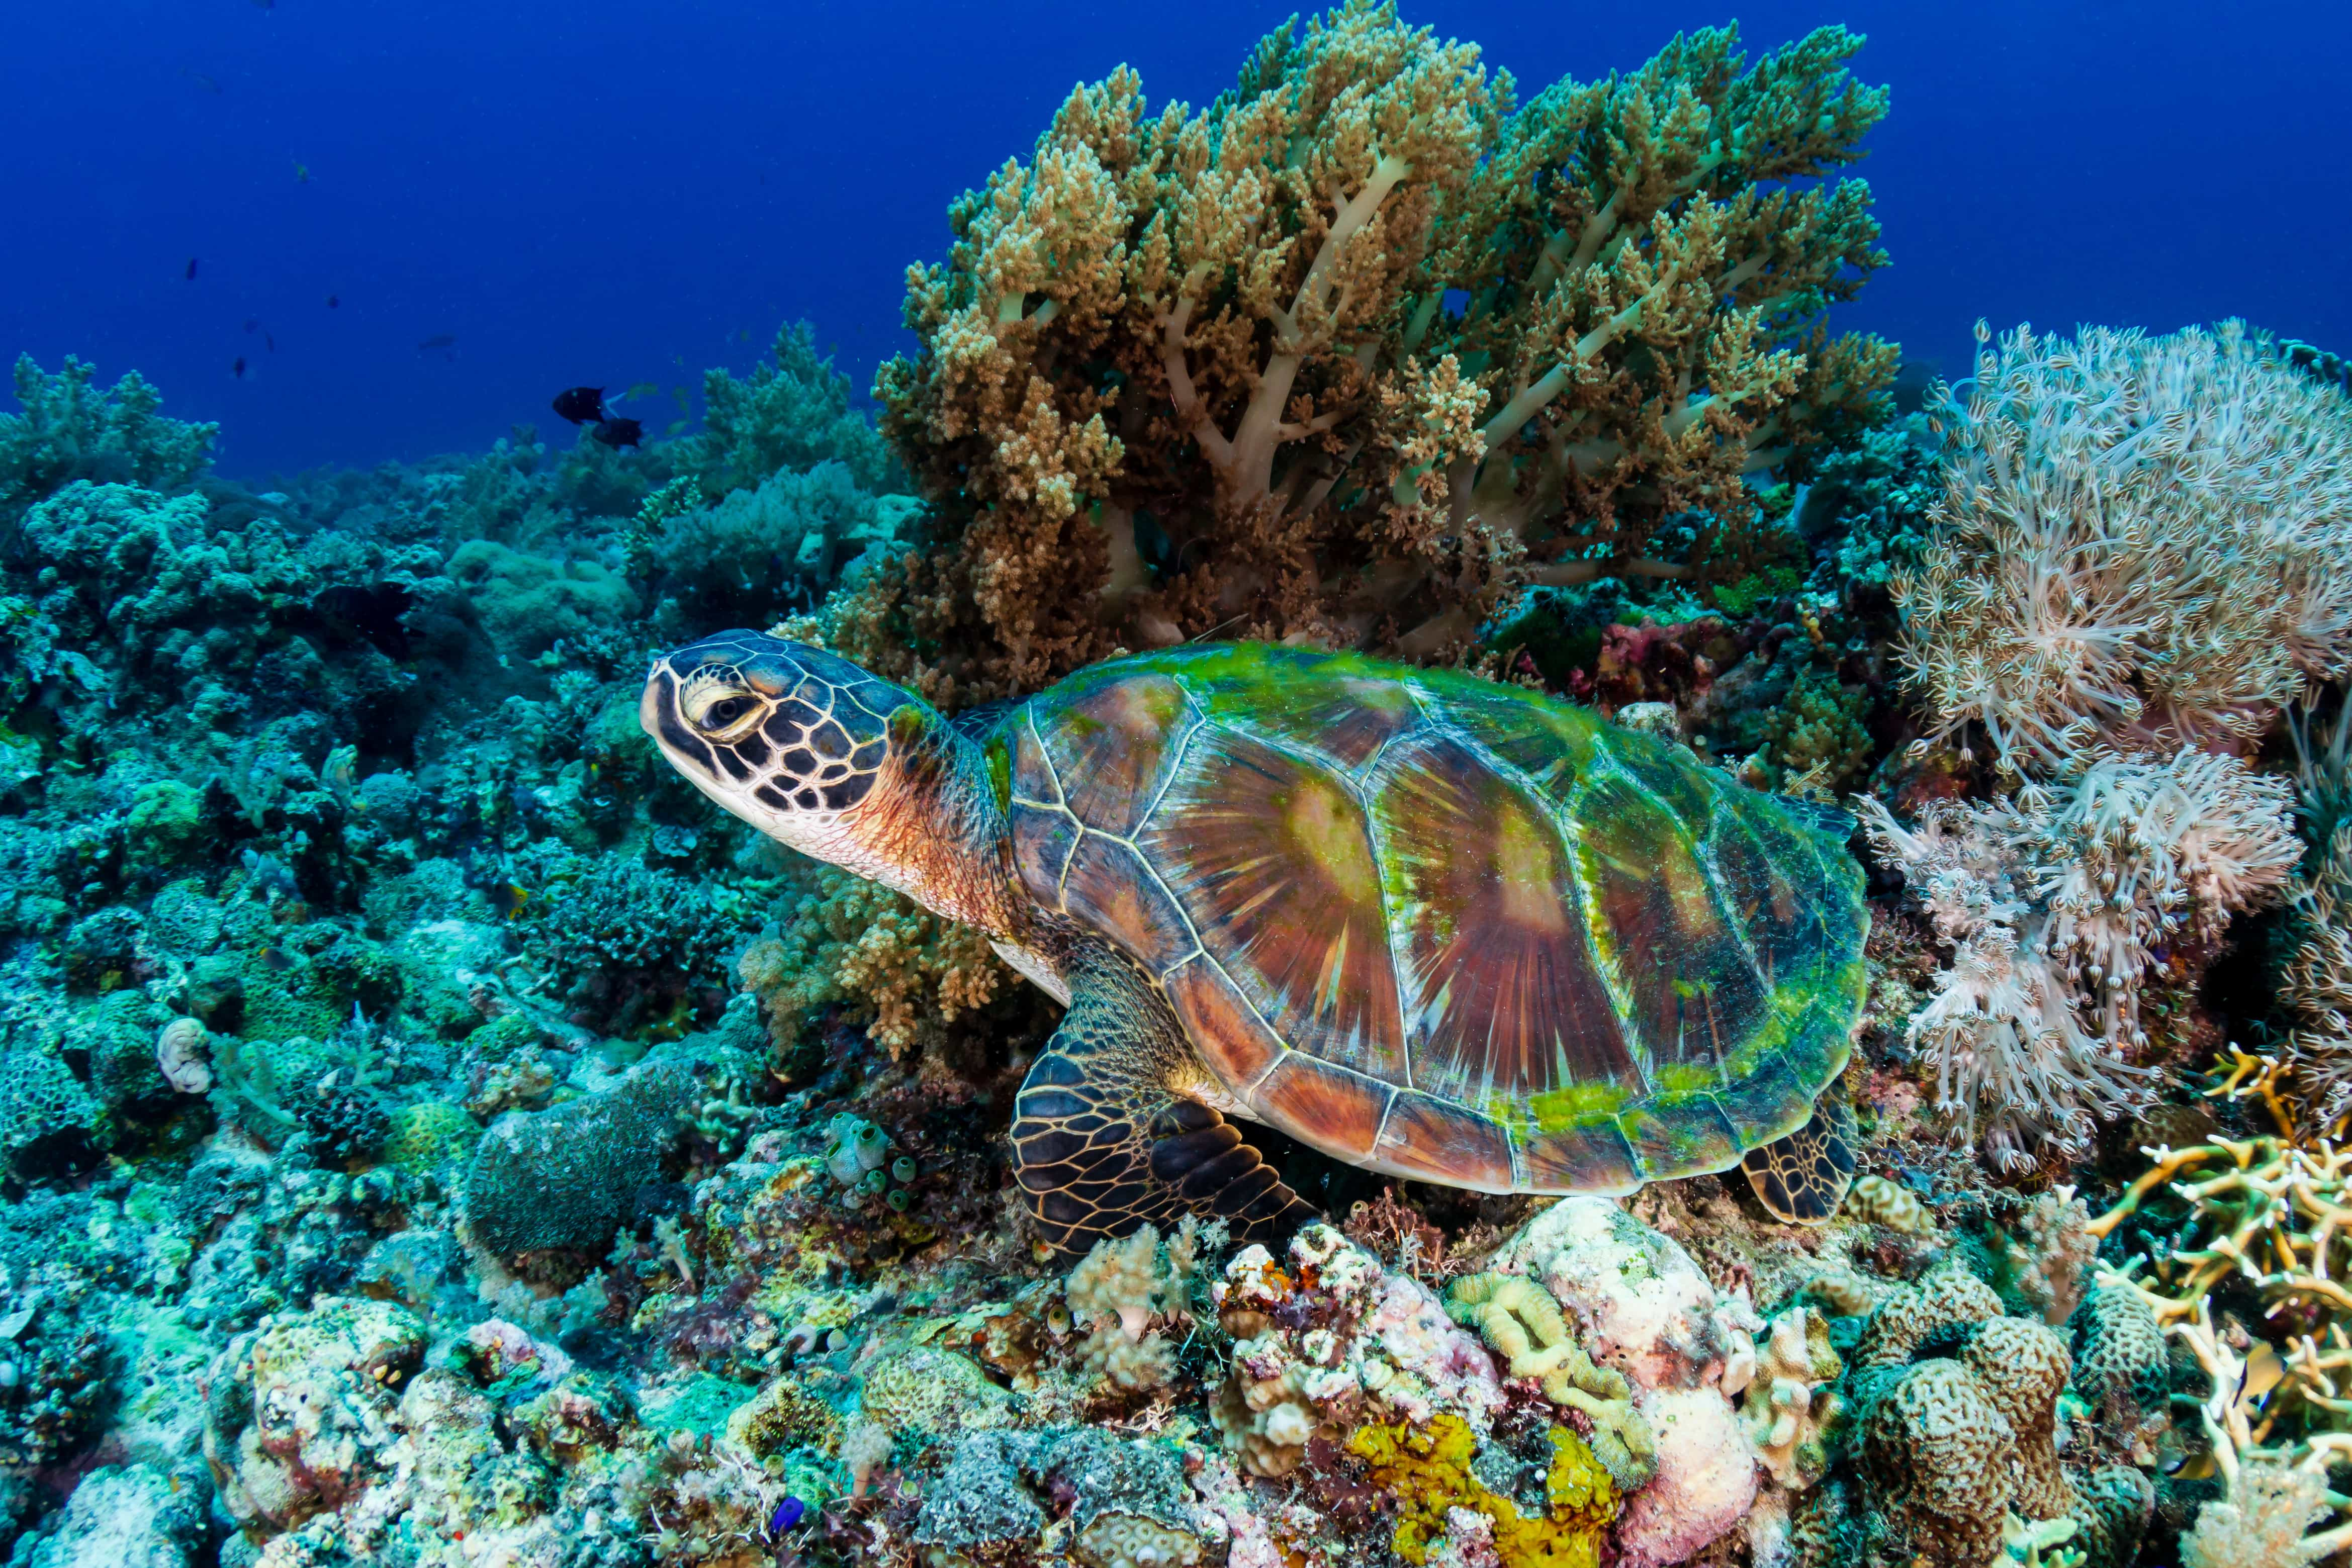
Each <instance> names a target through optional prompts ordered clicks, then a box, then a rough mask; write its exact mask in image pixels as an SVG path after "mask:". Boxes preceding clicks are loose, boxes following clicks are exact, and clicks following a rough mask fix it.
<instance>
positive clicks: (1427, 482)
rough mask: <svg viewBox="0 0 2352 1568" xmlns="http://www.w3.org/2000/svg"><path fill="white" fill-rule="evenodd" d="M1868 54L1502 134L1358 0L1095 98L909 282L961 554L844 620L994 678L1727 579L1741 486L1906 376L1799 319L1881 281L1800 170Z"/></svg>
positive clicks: (861, 603) (1831, 32)
mask: <svg viewBox="0 0 2352 1568" xmlns="http://www.w3.org/2000/svg"><path fill="white" fill-rule="evenodd" d="M1859 43H1860V40H1859V39H1858V38H1856V37H1853V36H1852V35H1849V34H1847V33H1845V32H1844V31H1843V30H1842V29H1837V28H1829V29H1824V30H1822V31H1821V32H1818V33H1816V34H1814V35H1812V36H1811V37H1808V38H1807V39H1805V40H1803V41H1801V43H1798V44H1796V45H1793V46H1790V47H1788V48H1784V49H1781V50H1779V51H1777V52H1775V53H1774V54H1772V55H1770V56H1769V57H1766V58H1765V59H1763V60H1761V61H1759V63H1757V64H1756V65H1755V66H1753V67H1752V68H1751V67H1749V66H1748V65H1747V64H1746V62H1745V60H1744V58H1743V57H1741V56H1740V55H1739V54H1738V52H1737V39H1736V37H1735V36H1734V34H1732V33H1731V32H1730V31H1728V30H1720V31H1713V30H1711V31H1708V32H1704V33H1701V34H1698V35H1696V36H1695V37H1691V38H1687V39H1682V38H1678V39H1676V40H1675V43H1674V44H1673V45H1672V46H1670V47H1669V48H1668V49H1667V50H1666V52H1665V53H1664V54H1662V55H1661V56H1660V57H1658V59H1657V60H1655V61H1654V62H1652V64H1651V65H1649V66H1648V67H1646V68H1643V70H1642V71H1640V72H1638V73H1635V74H1634V75H1633V76H1632V77H1629V78H1612V79H1611V80H1610V81H1608V82H1606V83H1603V84H1600V85H1597V86H1591V87H1580V86H1577V85H1575V84H1572V83H1562V84H1560V85H1559V86H1558V87H1555V88H1553V89H1550V90H1549V91H1547V92H1546V93H1544V94H1542V95H1540V96H1539V97H1538V98H1537V99H1535V100H1534V101H1532V102H1531V103H1529V104H1528V107H1527V108H1526V109H1525V110H1518V111H1517V112H1514V111H1513V92H1512V89H1511V84H1510V81H1509V79H1508V78H1507V77H1505V78H1498V79H1496V80H1493V81H1490V80H1489V79H1488V78H1487V77H1486V73H1485V71H1484V69H1483V68H1481V67H1480V66H1479V64H1478V62H1477V55H1476V51H1475V49H1474V48H1472V47H1469V46H1467V45H1463V44H1458V43H1453V42H1441V41H1439V40H1438V39H1436V38H1435V37H1433V36H1432V35H1431V34H1430V33H1429V32H1428V31H1427V30H1426V29H1415V28H1410V27H1407V26H1404V25H1402V23H1401V22H1399V21H1398V19H1397V17H1396V15H1395V12H1394V10H1393V8H1391V7H1390V6H1386V5H1368V4H1361V3H1355V4H1350V5H1346V6H1345V7H1343V8H1342V9H1340V10H1339V11H1336V12H1334V13H1332V14H1331V15H1330V16H1327V17H1324V18H1322V19H1320V20H1318V21H1315V22H1311V23H1309V24H1308V25H1307V26H1306V27H1305V28H1304V29H1302V30H1297V31H1296V32H1294V31H1293V30H1292V29H1290V28H1288V27H1286V28H1285V29H1284V30H1282V31H1280V32H1277V33H1276V34H1275V35H1273V36H1272V37H1268V38H1266V39H1265V40H1264V41H1263V42H1262V43H1261V44H1260V45H1259V46H1258V47H1257V48H1256V50H1255V52H1254V53H1253V55H1252V57H1251V58H1250V60H1249V61H1248V63H1247V64H1246V65H1245V66H1244V68H1243V71H1242V74H1241V78H1240V80H1239V82H1238V83H1237V84H1236V86H1235V87H1234V89H1233V90H1232V91H1231V92H1228V93H1226V94H1224V95H1223V96H1222V97H1220V98H1219V99H1217V100H1216V101H1215V102H1214V103H1213V104H1211V105H1210V106H1209V107H1208V108H1207V109H1206V110H1202V111H1201V112H1199V113H1197V114H1196V113H1193V112H1192V111H1190V110H1188V109H1187V108H1186V107H1185V106H1183V105H1181V104H1171V105H1169V106H1167V107H1166V108H1165V109H1163V110H1160V112H1158V113H1157V114H1154V113H1152V112H1151V111H1150V110H1149V109H1148V108H1147V106H1146V104H1145V101H1144V98H1143V91H1142V84H1141V82H1140V81H1139V78H1137V77H1136V76H1135V74H1134V73H1133V72H1132V71H1129V70H1127V69H1125V68H1122V69H1120V70H1119V71H1118V72H1116V73H1114V74H1113V75H1112V76H1111V77H1110V78H1108V79H1107V80H1105V81H1103V82H1101V83H1098V84H1097V85H1095V86H1093V87H1082V88H1080V89H1077V90H1076V91H1075V92H1073V93H1072V95H1071V96H1070V98H1069V99H1068V100H1067V101H1066V103H1065V104H1064V105H1063V107H1062V110H1061V111H1060V112H1059V113H1058V114H1057V115H1056V116H1055V120H1054V123H1053V125H1052V126H1051V127H1050V128H1049V129H1048V130H1047V131H1046V133H1045V136H1044V137H1042V138H1041V139H1040V140H1039V141H1038V144H1037V148H1036V151H1035V152H1034V155H1033V156H1032V158H1031V159H1030V161H1029V162H1027V163H1025V164H1024V163H1020V162H1008V163H1006V164H1005V165H1004V167H1003V169H1001V170H999V171H998V172H997V173H996V174H995V175H994V176H992V178H991V180H990V181H989V183H988V185H987V187H986V189H985V190H983V191H980V192H975V193H969V194H967V195H966V196H965V197H964V198H962V199H961V201H959V202H958V203H957V204H956V205H955V207H954V208H953V209H952V211H951V213H950V219H951V222H952V225H953V226H954V230H955V234H956V244H955V246H954V248H953V250H952V251H951V252H950V256H949V258H948V259H947V261H946V262H945V263H944V264H941V265H937V266H933V267H919V268H916V269H914V270H913V271H912V272H911V273H910V274H909V295H908V308H907V319H908V326H909V327H910V328H911V329H913V331H914V332H915V333H916V335H917V336H918V338H919V340H921V348H920V349H919V351H918V352H917V353H916V354H915V355H914V356H913V357H911V358H901V359H898V360H896V361H892V362H891V363H890V364H888V365H887V366H885V367H884V368H883V371H882V372H881V375H880V377H879V379H878V381H877V395H878V396H879V397H880V399H881V401H882V402H883V404H884V406H885V414H884V421H883V423H884V428H885V431H886V433H887V434H888V435H889V437H890V438H891V440H892V441H893V442H894V443H895V444H896V445H897V447H898V451H899V452H900V454H901V455H902V457H903V458H904V459H905V461H906V463H907V465H908V469H909V471H910V472H911V473H913V474H914V475H915V476H916V477H917V479H918V481H919V484H920V485H921V486H923V488H924V489H925V491H926V493H927V495H928V497H929V499H930V501H931V502H932V504H933V506H934V507H935V509H936V511H937V513H938V527H939V528H940V530H941V532H942V534H943V536H944V537H943V538H942V539H941V540H940V543H941V544H942V545H943V546H944V547H945V548H943V549H935V550H933V551H930V552H928V553H927V554H925V555H923V556H921V557H919V558H909V559H908V560H906V561H904V562H902V563H901V564H900V565H899V567H898V570H897V572H896V574H895V575H894V576H893V577H891V578H889V579H887V580H885V581H883V582H880V583H877V584H869V585H867V586H866V588H865V589H864V590H863V591H862V592H861V593H860V594H859V596H858V600H857V602H856V606H855V607H854V612H850V613H844V614H842V615H839V616H837V617H835V622H836V624H837V625H838V626H839V627H841V628H844V629H846V630H848V631H850V632H856V631H861V630H862V631H863V632H864V633H865V634H866V637H865V638H864V639H861V641H862V640H873V641H876V642H877V643H879V644H885V645H877V647H874V648H866V647H863V646H861V647H859V648H857V649H856V650H854V652H856V653H859V654H861V655H866V656H872V657H880V658H882V659H884V660H885V662H886V663H890V662H891V661H893V660H894V659H895V664H893V669H894V672H895V673H901V674H919V675H921V676H923V677H924V678H925V679H926V680H927V683H928V684H929V686H930V688H931V689H934V690H939V691H942V692H943V693H944V692H945V691H946V690H948V689H949V688H953V689H954V690H955V692H956V693H957V694H958V695H965V696H978V695H993V694H998V693H1003V692H1007V691H1015V690H1021V689H1025V688H1028V687H1033V686H1034V685H1038V684H1041V683H1042V682H1044V681H1045V680H1047V679H1050V678H1051V677H1053V676H1054V675H1055V674H1060V673H1062V672H1064V671H1066V670H1067V669H1069V668H1071V667H1074V666H1075V665H1076V664H1083V663H1085V662H1087V661H1088V660H1090V659H1093V658H1097V657H1099V656H1101V655H1102V654H1104V653H1108V652H1109V651H1110V650H1111V649H1112V648H1114V647H1117V646H1128V647H1136V646H1147V645H1155V644H1165V643H1173V642H1176V641H1179V640H1181V639H1183V638H1186V637H1197V636H1202V635H1207V634H1211V633H1215V634H1220V635H1244V634H1255V635H1261V636H1268V637H1293V638H1302V639H1306V640H1310V641H1314V642H1318V643H1330V644H1346V645H1352V646H1360V647H1366V648H1373V649H1381V650H1386V651H1390V652H1402V653H1406V654H1409V655H1412V656H1415V657H1434V656H1438V655H1441V654H1443V653H1445V652H1447V651H1448V650H1449V649H1452V648H1454V647H1457V646H1459V645H1460V644H1461V643H1463V642H1465V640H1466V639H1467V638H1468V637H1469V636H1470V635H1471V634H1472V633H1473V632H1475V629H1476V627H1477V625H1478V624H1479V622H1481V621H1482V620H1483V619H1484V618H1486V617H1487V616H1489V615H1491V614H1492V613H1494V612H1496V611H1497V610H1498V609H1501V608H1503V607H1505V606H1506V605H1507V604H1508V603H1509V602H1510V601H1512V600H1513V599H1515V598H1516V597H1517V595H1518V594H1519V593H1520V592H1521V591H1523V590H1525V589H1526V588H1527V587H1528V586H1529V585H1531V584H1535V583H1539V582H1572V581H1580V580H1586V579H1589V578H1591V577H1593V576H1597V575H1601V574H1606V573H1612V572H1633V573H1646V574H1650V575H1669V576H1684V575H1693V574H1705V573H1706V572H1707V571H1708V570H1711V569H1714V568H1716V567H1717V565H1718V563H1720V562H1736V561H1737V560H1738V558H1739V555H1740V541H1741V540H1742V538H1744V536H1745V534H1746V532H1747V530H1748V528H1750V526H1751V525H1752V524H1753V521H1754V507H1753V505H1752V503H1751V502H1750V500H1749V498H1748V491H1747V488H1746V486H1745V485H1744V483H1743V479H1744V477H1745V476H1748V475H1750V474H1754V473H1757V472H1760V471H1763V470H1766V469H1770V468H1774V467H1776V466H1779V465H1784V464H1786V463H1787V462H1789V461H1790V459H1791V458H1792V456H1793V455H1795V454H1797V453H1799V452H1800V451H1801V449H1802V448H1803V447H1804V446H1805V445H1807V444H1811V443H1812V442H1814V441H1817V440H1819V439H1820V438H1821V437H1822V435H1823V434H1825V433H1830V432H1833V431H1835V430H1837V429H1841V428H1843V427H1844V426H1846V425H1848V424H1851V423H1854V422H1855V421H1856V420H1857V419H1858V418H1861V417H1865V416H1867V415H1868V414H1869V413H1872V412H1874V410H1875V408H1876V405H1877V402H1878V399H1879V389H1880V387H1881V386H1882V384H1883V383H1884V382H1885V380H1886V378H1887V376H1888V374H1889V372H1890V371H1891V369H1892V361H1893V351H1892V350H1889V349H1887V348H1886V347H1885V346H1884V345H1881V344H1877V343H1875V342H1874V341H1861V340H1843V341H1841V342H1840V343H1837V344H1825V343H1824V341H1823V340H1822V335H1821V333H1820V332H1819V331H1818V329H1814V328H1813V327H1812V326H1811V322H1812V321H1813V319H1814V318H1816V317H1817V316H1818V315H1819V314H1820V312H1821V310H1822V308H1824V307H1825V306H1827V305H1828V304H1830V303H1831V302H1832V301H1834V300H1837V299H1842V298H1846V297H1847V296H1849V295H1850V294H1851V293H1852V292H1853V289H1854V287H1857V286H1858V285H1859V283H1860V281H1861V280H1862V278H1863V277H1865V276H1866V275H1867V274H1868V272H1869V271H1870V269H1871V268H1873V267H1875V266H1877V265H1878V264H1879V262H1880V261H1881V260H1882V259H1883V258H1882V257H1881V256H1879V254H1878V252H1877V250H1876V249H1875V238H1876V228H1875V225H1874V224H1873V222H1872V221H1871V219H1870V217H1869V215H1868V210H1867V209H1868V193H1867V191H1866V189H1865V188H1864V187H1863V186H1862V185H1861V184H1860V183H1843V184H1839V183H1830V184H1825V185H1814V186H1811V187H1809V188H1808V189H1806V190H1803V191H1801V192H1799V191H1794V190H1791V189H1789V188H1787V186H1786V184H1785V182H1788V181H1791V180H1812V179H1815V178H1817V177H1819V176H1822V175H1824V174H1828V173H1831V172H1833V171H1834V170H1835V169H1836V168H1837V167H1839V166H1840V165H1842V164H1843V163H1845V162H1850V161H1852V160H1853V158H1854V157H1856V156H1857V155H1858V152H1857V143H1858V142H1859V140H1860V138H1861V137H1862V135H1863V134H1864V132H1865V131H1867V130H1868V129H1869V127H1870V126H1871V125H1872V124H1874V122H1875V121H1876V120H1877V119H1878V117H1879V116H1880V114H1881V113H1883V112H1884V109H1885V94H1884V93H1883V92H1879V91H1874V90H1872V89H1864V88H1862V87H1860V86H1858V85H1856V84H1854V83H1853V82H1852V81H1851V80H1850V79H1849V78H1848V77H1847V75H1846V72H1845V68H1844V62H1845V60H1846V59H1847V58H1848V57H1850V56H1851V55H1852V54H1853V50H1854V49H1855V48H1856V47H1858V46H1859ZM1695 510H1696V511H1698V512H1701V513H1703V514H1704V515H1705V518H1706V520H1705V522H1704V524H1703V525H1702V526H1701V527H1700V528H1698V529H1697V535H1698V542H1697V544H1696V548H1695V549H1693V550H1691V551H1690V552H1687V554H1688V559H1681V560H1659V559H1652V557H1651V555H1650V554H1649V553H1648V551H1649V547H1650V545H1651V542H1652V536H1653V535H1654V534H1655V533H1656V532H1657V531H1658V529H1659V528H1660V525H1661V524H1662V523H1664V522H1665V521H1667V520H1668V519H1670V518H1675V517H1681V516H1683V515H1684V514H1688V513H1691V512H1693V511H1695ZM877 633H880V635H877ZM887 644H895V647H896V651H895V653H894V652H893V649H892V647H891V646H888V645H887ZM898 666H905V668H904V669H903V670H901V669H898ZM918 666H919V667H918Z"/></svg>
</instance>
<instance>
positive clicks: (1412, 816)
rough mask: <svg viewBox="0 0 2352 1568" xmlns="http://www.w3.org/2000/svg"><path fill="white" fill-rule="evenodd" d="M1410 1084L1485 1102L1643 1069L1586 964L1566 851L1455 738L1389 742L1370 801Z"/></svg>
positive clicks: (1532, 804) (1625, 1080)
mask: <svg viewBox="0 0 2352 1568" xmlns="http://www.w3.org/2000/svg"><path fill="white" fill-rule="evenodd" d="M1372 812H1373V819H1374V821H1375V822H1376V823H1377V825H1378V827H1379V830H1380V833H1381V849H1382V852H1381V871H1382V874H1383V882H1384V891H1385V892H1386V894H1387V899H1388V906H1389V918H1390V923H1391V932H1392V934H1393V936H1394V939H1395V943H1396V947H1397V953H1398V958H1399V963H1398V967H1399V969H1400V971H1401V972H1402V976H1403V983H1404V986H1405V997H1406V1013H1407V1016H1408V1017H1410V1018H1412V1019H1413V1020H1414V1030H1413V1034H1412V1064H1413V1074H1412V1080H1411V1082H1412V1084H1413V1086H1414V1087H1416V1088H1420V1089H1424V1090H1427V1091H1428V1092H1431V1093H1433V1094H1440V1095H1444V1096H1445V1097H1446V1098H1448V1099H1452V1100H1456V1101H1459V1102H1461V1103H1464V1104H1466V1105H1471V1106H1474V1107H1477V1108H1480V1109H1484V1108H1486V1106H1487V1105H1489V1104H1491V1103H1494V1102H1495V1101H1496V1100H1497V1099H1498V1098H1499V1099H1501V1100H1503V1101H1506V1102H1511V1103H1516V1102H1519V1101H1522V1100H1524V1099H1525V1098H1526V1097H1527V1096H1528V1095H1532V1094H1539V1093H1542V1092H1546V1091H1548V1090H1551V1089H1557V1088H1559V1087H1561V1086H1562V1085H1565V1084H1570V1083H1592V1082H1607V1083H1615V1084H1624V1085H1633V1084H1638V1083H1639V1082H1641V1076H1642V1070H1641V1068H1640V1066H1639V1064H1638V1063H1637V1062H1636V1061H1635V1060H1634V1057H1633V1052H1632V1051H1631V1050H1629V1049H1628V1046H1627V1043H1626V1038H1625V1031H1624V1030H1623V1029H1622V1026H1621V1025H1620V1022H1619V1019H1618V1016H1617V1008H1616V1004H1615V1002H1614V1000H1613V999H1612V997H1611V996H1610V993H1609V989H1608V988H1607V986H1606V985H1605V984H1604V983H1603V982H1602V979H1601V974H1600V972H1599V971H1598V970H1597V969H1596V968H1595V967H1594V965H1593V959H1592V953H1591V940H1590V938H1589V937H1588V936H1587V934H1586V930H1585V925H1584V917H1583V911H1582V909H1581V907H1580V906H1581V904H1582V902H1583V899H1582V894H1581V893H1580V890H1579V888H1578V886H1577V881H1576V874H1575V867H1574V863H1573V857H1572V852H1571V851H1570V846H1569V844H1568V842H1567V841H1566V840H1565V838H1563V837H1562V835H1561V832H1560V830H1559V825H1558V823H1557V822H1556V821H1553V819H1552V817H1551V816H1550V815H1549V813H1548V812H1546V811H1545V810H1543V809H1542V807H1541V803H1540V802H1539V801H1538V800H1534V799H1532V798H1530V796H1529V795H1528V793H1527V792H1526V791H1525V790H1523V789H1517V788H1514V787H1513V785H1512V784H1511V782H1510V781H1509V780H1508V779H1506V778H1504V777H1503V776H1502V775H1500V774H1498V773H1496V771H1495V770H1494V769H1493V768H1490V767H1487V766H1486V765H1485V764H1484V762H1483V761H1482V760H1481V759H1480V758H1478V757H1477V756H1476V755H1475V753H1474V752H1473V751H1472V750H1471V749H1470V748H1469V747H1467V746H1466V745H1465V743H1464V742H1463V741H1461V740H1460V739H1458V738H1455V737H1447V736H1438V737H1433V738H1431V739H1430V740H1428V741H1426V742H1423V741H1418V740H1416V741H1414V742H1412V743H1409V744H1408V745H1407V746H1404V747H1399V748H1398V749H1397V751H1396V752H1395V753H1393V754H1392V755H1391V758H1390V759H1389V760H1388V761H1385V762H1384V763H1383V764H1382V767H1381V772H1380V776H1379V779H1378V781H1377V784H1376V788H1375V791H1374V794H1373V800H1372Z"/></svg>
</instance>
